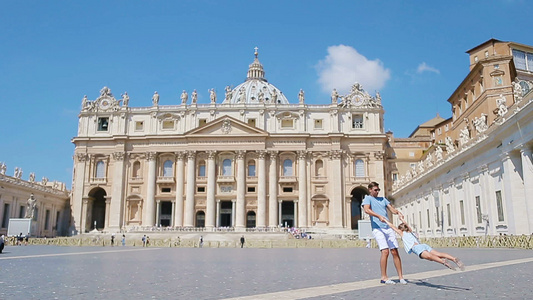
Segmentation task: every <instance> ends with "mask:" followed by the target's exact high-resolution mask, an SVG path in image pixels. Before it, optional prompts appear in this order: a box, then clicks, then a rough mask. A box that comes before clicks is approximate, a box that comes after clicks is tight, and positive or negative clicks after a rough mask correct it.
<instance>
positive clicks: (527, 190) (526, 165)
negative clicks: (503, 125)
mask: <svg viewBox="0 0 533 300" xmlns="http://www.w3.org/2000/svg"><path fill="white" fill-rule="evenodd" d="M520 157H521V159H522V174H523V177H524V197H525V202H526V211H527V215H526V218H525V219H524V220H525V222H528V223H529V224H524V225H525V226H528V227H529V230H527V233H531V232H533V162H532V157H531V149H529V147H528V146H527V145H524V146H523V147H522V149H520Z"/></svg>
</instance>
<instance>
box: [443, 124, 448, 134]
mask: <svg viewBox="0 0 533 300" xmlns="http://www.w3.org/2000/svg"><path fill="white" fill-rule="evenodd" d="M444 131H445V132H448V124H446V125H444Z"/></svg>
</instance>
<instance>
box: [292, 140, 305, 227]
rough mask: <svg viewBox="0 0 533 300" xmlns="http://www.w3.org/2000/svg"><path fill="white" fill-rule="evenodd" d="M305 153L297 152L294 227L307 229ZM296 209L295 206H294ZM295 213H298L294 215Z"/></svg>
mask: <svg viewBox="0 0 533 300" xmlns="http://www.w3.org/2000/svg"><path fill="white" fill-rule="evenodd" d="M306 158H307V151H305V150H304V151H298V203H299V205H298V210H297V211H296V210H295V211H294V212H295V217H296V216H298V222H296V220H295V222H294V226H297V227H304V228H305V227H307V226H308V224H307V159H306ZM294 208H295V209H296V205H294ZM296 212H298V213H297V214H296Z"/></svg>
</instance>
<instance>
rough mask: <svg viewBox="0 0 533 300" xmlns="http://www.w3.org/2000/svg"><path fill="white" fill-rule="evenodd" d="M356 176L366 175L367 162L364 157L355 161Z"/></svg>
mask: <svg viewBox="0 0 533 300" xmlns="http://www.w3.org/2000/svg"><path fill="white" fill-rule="evenodd" d="M355 177H365V162H364V161H363V160H362V159H358V160H356V161H355Z"/></svg>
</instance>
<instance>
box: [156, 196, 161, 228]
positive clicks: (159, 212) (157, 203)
mask: <svg viewBox="0 0 533 300" xmlns="http://www.w3.org/2000/svg"><path fill="white" fill-rule="evenodd" d="M155 204H156V206H155V207H156V208H155V222H156V224H155V226H156V227H158V226H159V225H161V220H160V219H159V218H160V217H161V200H159V199H157V200H155Z"/></svg>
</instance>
